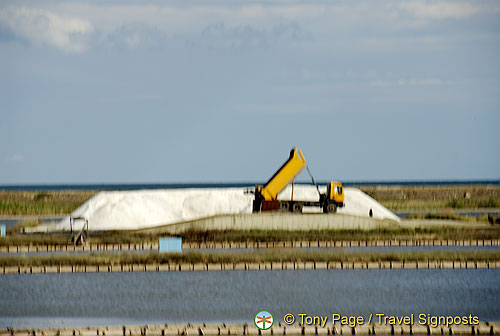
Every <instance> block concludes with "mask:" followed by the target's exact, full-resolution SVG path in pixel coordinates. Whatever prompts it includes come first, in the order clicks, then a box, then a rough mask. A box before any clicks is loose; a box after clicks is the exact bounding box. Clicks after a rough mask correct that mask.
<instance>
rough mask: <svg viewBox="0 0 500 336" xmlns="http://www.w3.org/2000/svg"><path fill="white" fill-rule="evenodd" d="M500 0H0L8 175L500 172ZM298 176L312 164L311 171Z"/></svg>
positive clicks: (1, 120)
mask: <svg viewBox="0 0 500 336" xmlns="http://www.w3.org/2000/svg"><path fill="white" fill-rule="evenodd" d="M499 126H500V1H497V0H495V1H488V0H484V1H482V0H481V1H461V0H453V1H421V0H417V1H391V0H381V1H371V0H370V1H335V0H333V1H315V0H312V1H306V2H303V1H292V0H290V1H289V0H276V1H251V2H250V1H235V0H210V1H207V0H205V1H189V2H187V1H131V0H128V1H127V0H125V1H110V0H108V1H106V0H104V1H91V0H87V1H24V0H16V1H9V0H2V1H0V184H59V183H183V182H186V183H188V182H245V181H266V180H267V179H268V178H269V177H271V176H272V174H273V173H274V172H275V171H276V170H277V169H278V168H279V167H280V166H281V164H282V163H283V162H284V161H285V160H286V159H287V158H288V154H289V151H290V149H291V148H293V147H299V148H301V149H302V151H303V152H304V155H305V157H306V160H307V163H308V166H309V167H310V169H311V171H312V172H313V174H314V176H315V178H316V179H317V180H322V181H328V180H340V181H360V180H361V181H381V180H382V181H394V180H433V181H434V180H469V179H495V180H498V179H500V150H499V148H500V129H499ZM299 180H304V181H305V180H308V176H307V174H306V173H303V174H302V175H301V179H299Z"/></svg>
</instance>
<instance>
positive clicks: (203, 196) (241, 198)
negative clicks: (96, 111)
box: [55, 185, 399, 230]
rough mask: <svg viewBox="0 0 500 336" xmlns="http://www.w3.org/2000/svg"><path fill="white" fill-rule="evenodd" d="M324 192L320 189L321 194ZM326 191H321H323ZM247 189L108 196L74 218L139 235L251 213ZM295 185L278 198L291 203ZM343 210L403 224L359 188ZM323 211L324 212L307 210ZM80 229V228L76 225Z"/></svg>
mask: <svg viewBox="0 0 500 336" xmlns="http://www.w3.org/2000/svg"><path fill="white" fill-rule="evenodd" d="M324 188H325V187H323V188H320V190H321V191H322V192H323V191H324ZM322 189H323V190H322ZM247 190H251V189H249V188H212V189H167V190H138V191H104V192H100V193H98V194H96V195H95V196H94V197H92V198H91V199H89V200H88V201H87V202H85V203H84V204H83V205H82V206H80V207H79V208H78V209H76V210H75V211H74V212H73V213H72V214H71V216H73V217H85V218H87V219H88V221H89V230H135V229H142V228H147V227H154V226H160V225H166V224H173V223H179V222H184V221H190V220H194V219H199V218H204V217H210V216H214V215H222V214H242V213H251V212H252V201H253V199H254V195H253V194H250V193H247V192H246V191H247ZM291 190H292V188H291V186H288V187H287V188H285V189H284V190H283V191H282V192H281V193H280V195H279V197H278V198H279V199H290V196H291ZM344 190H345V207H344V208H340V209H339V210H338V211H339V212H340V213H345V214H352V215H356V216H368V213H369V211H370V209H372V211H373V217H375V218H380V219H392V220H396V221H399V217H397V216H396V215H394V214H393V213H392V212H390V211H389V210H387V209H386V208H384V207H383V206H382V205H380V204H379V203H378V202H377V201H375V200H374V199H373V198H371V197H370V196H368V195H366V194H365V193H363V192H362V191H361V190H359V189H355V188H345V189H344ZM294 199H295V200H318V199H319V196H318V192H317V190H316V187H314V186H308V185H296V186H295V188H294ZM306 210H310V211H311V212H312V211H320V209H319V208H318V209H315V208H310V209H304V212H305V211H306ZM69 219H70V216H66V217H65V218H64V219H62V220H61V221H60V222H59V223H57V224H56V227H55V230H69V227H70V225H69ZM78 227H81V224H79V225H78Z"/></svg>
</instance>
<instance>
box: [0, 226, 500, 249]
mask: <svg viewBox="0 0 500 336" xmlns="http://www.w3.org/2000/svg"><path fill="white" fill-rule="evenodd" d="M163 236H168V234H162V233H148V232H140V231H139V232H135V231H110V232H102V233H91V235H90V237H89V242H91V243H98V244H126V243H143V242H157V241H158V237H163ZM180 236H181V237H182V239H183V241H185V242H286V241H318V240H319V241H326V240H327V241H373V240H418V239H450V240H455V239H456V240H469V239H500V226H491V227H486V228H480V229H478V228H467V227H447V226H436V227H416V228H384V229H374V230H312V231H280V230H248V231H245V230H212V231H187V232H185V233H183V234H181V235H180ZM68 239H69V235H68V234H61V233H57V234H36V235H25V234H14V235H9V236H7V237H4V238H2V239H0V246H16V245H47V244H50V245H67V244H68Z"/></svg>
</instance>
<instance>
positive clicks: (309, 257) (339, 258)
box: [0, 249, 500, 266]
mask: <svg viewBox="0 0 500 336" xmlns="http://www.w3.org/2000/svg"><path fill="white" fill-rule="evenodd" d="M442 260H446V261H457V262H464V261H472V262H489V261H500V250H496V249H495V250H493V251H484V250H480V251H470V250H468V251H398V252H373V251H367V252H365V251H343V250H341V251H303V250H287V249H284V250H280V249H277V250H272V251H252V252H242V253H207V252H197V251H191V252H187V253H140V254H137V253H112V254H107V253H98V254H97V253H96V254H88V255H79V254H77V255H74V254H65V255H55V256H46V255H42V256H40V255H36V256H26V255H23V256H3V257H0V266H75V265H89V266H90V265H94V266H96V265H129V264H139V265H161V264H183V263H190V264H196V263H201V264H221V263H225V264H233V263H266V262H299V263H300V262H381V261H408V262H413V261H422V262H429V261H442Z"/></svg>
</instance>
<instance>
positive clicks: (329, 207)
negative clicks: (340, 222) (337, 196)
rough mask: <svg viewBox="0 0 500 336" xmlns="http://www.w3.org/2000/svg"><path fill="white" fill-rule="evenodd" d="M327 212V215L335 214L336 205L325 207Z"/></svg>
mask: <svg viewBox="0 0 500 336" xmlns="http://www.w3.org/2000/svg"><path fill="white" fill-rule="evenodd" d="M327 212H328V213H335V212H337V205H336V204H328V206H327Z"/></svg>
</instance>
